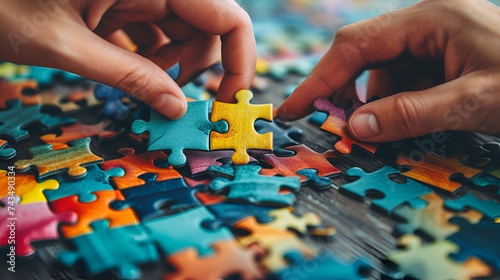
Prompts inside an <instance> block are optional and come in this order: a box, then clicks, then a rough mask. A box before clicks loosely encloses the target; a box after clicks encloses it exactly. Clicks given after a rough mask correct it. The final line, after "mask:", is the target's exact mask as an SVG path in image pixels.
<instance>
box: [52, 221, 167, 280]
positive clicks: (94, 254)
mask: <svg viewBox="0 0 500 280" xmlns="http://www.w3.org/2000/svg"><path fill="white" fill-rule="evenodd" d="M108 225H109V222H108V221H106V220H100V221H95V222H93V223H92V224H90V227H91V231H92V232H91V233H89V234H85V235H81V236H77V237H75V238H72V239H71V243H73V244H74V246H75V247H76V250H75V251H63V252H60V253H59V254H58V255H57V259H58V260H59V261H60V262H61V263H63V264H64V265H66V266H73V265H74V264H75V263H77V261H82V262H83V263H84V264H85V267H86V271H87V274H89V275H90V276H93V275H96V274H100V273H103V272H106V271H109V270H114V271H116V276H117V277H118V278H119V279H139V278H140V277H141V274H142V273H141V270H140V269H139V267H138V266H137V265H138V264H143V263H149V262H155V261H157V260H158V259H159V256H158V252H157V250H156V248H155V246H154V245H153V244H152V242H151V241H150V239H149V237H148V235H147V233H146V232H145V230H144V228H143V227H142V226H141V225H130V226H124V227H119V228H109V227H108Z"/></svg>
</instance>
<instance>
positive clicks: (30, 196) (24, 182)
mask: <svg viewBox="0 0 500 280" xmlns="http://www.w3.org/2000/svg"><path fill="white" fill-rule="evenodd" d="M15 178H16V179H15V184H14V185H13V188H12V194H15V195H18V196H20V197H21V203H20V204H28V203H34V202H47V198H46V197H45V195H44V194H43V191H44V190H56V189H58V188H59V182H57V181H56V180H53V179H50V180H47V181H44V182H42V183H38V182H37V181H36V180H35V176H33V175H31V174H16V177H15ZM8 183H9V176H7V171H5V170H0V184H1V185H2V186H4V187H3V188H0V197H4V196H7V195H9V194H10V193H11V191H9V189H8V187H7V186H8Z"/></svg>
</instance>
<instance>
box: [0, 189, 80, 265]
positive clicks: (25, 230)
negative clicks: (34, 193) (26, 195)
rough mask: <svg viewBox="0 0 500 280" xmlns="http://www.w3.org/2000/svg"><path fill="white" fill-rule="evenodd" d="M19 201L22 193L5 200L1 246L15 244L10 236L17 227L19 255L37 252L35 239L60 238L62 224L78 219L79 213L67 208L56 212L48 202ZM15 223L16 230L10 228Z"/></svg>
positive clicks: (0, 214)
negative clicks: (59, 225) (24, 202)
mask: <svg viewBox="0 0 500 280" xmlns="http://www.w3.org/2000/svg"><path fill="white" fill-rule="evenodd" d="M19 200H20V197H19V196H11V195H9V196H5V197H4V198H2V199H1V202H3V204H4V205H5V207H3V208H0V218H1V220H0V246H4V245H7V244H11V243H9V240H11V239H12V238H8V237H9V236H12V235H11V233H10V231H11V230H14V231H15V245H16V246H15V247H16V250H15V252H16V255H17V256H27V255H30V254H33V253H34V252H35V249H34V248H33V246H32V245H31V243H32V242H34V241H39V240H48V239H58V238H59V233H58V231H57V225H58V224H59V223H73V222H75V221H76V215H75V213H72V212H69V211H66V212H61V213H58V214H55V213H53V212H52V211H50V209H49V206H48V204H47V203H45V202H39V203H29V204H19ZM12 208H14V209H15V210H14V211H13V210H11V209H12ZM11 218H16V220H13V219H12V220H11ZM12 223H14V228H15V229H13V228H11V227H9V225H11V224H12ZM11 242H12V241H11Z"/></svg>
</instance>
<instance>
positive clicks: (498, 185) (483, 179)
mask: <svg viewBox="0 0 500 280" xmlns="http://www.w3.org/2000/svg"><path fill="white" fill-rule="evenodd" d="M472 182H473V183H474V185H476V186H478V188H479V189H481V190H483V189H484V190H487V189H492V190H494V191H495V192H496V193H497V194H498V195H500V168H499V169H496V170H493V171H492V172H489V173H488V174H483V175H482V176H480V177H477V178H474V180H472Z"/></svg>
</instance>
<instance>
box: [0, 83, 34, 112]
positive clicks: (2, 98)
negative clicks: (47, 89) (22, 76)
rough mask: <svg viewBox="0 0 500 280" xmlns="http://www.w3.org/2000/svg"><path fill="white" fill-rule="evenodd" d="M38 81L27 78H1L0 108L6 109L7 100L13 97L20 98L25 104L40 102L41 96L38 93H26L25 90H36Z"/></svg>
mask: <svg viewBox="0 0 500 280" xmlns="http://www.w3.org/2000/svg"><path fill="white" fill-rule="evenodd" d="M37 86H38V84H37V83H36V81H33V80H27V81H21V82H7V81H5V80H1V79H0V109H6V108H7V106H6V102H7V101H8V100H11V99H20V100H21V103H22V104H23V105H24V106H28V105H37V104H40V102H41V100H40V96H39V95H37V94H33V95H25V94H23V90H25V89H31V90H35V89H36V88H37Z"/></svg>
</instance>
